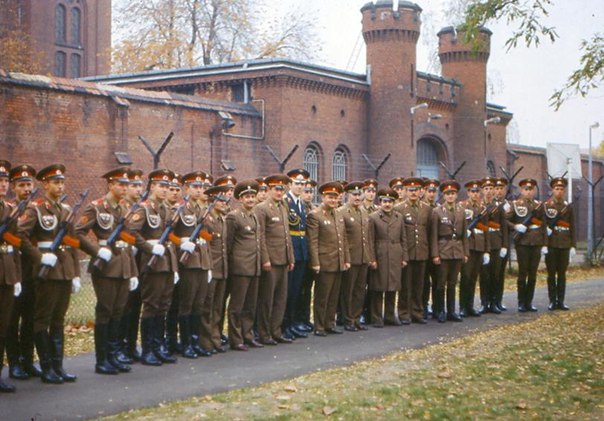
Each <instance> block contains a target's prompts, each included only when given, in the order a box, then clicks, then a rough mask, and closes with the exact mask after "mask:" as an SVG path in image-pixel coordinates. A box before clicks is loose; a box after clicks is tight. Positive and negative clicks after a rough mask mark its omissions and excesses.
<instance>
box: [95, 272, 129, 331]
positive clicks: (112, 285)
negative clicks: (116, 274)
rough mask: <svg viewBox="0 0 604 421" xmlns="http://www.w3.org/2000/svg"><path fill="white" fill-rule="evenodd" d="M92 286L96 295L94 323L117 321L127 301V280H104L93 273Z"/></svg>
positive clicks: (104, 278)
mask: <svg viewBox="0 0 604 421" xmlns="http://www.w3.org/2000/svg"><path fill="white" fill-rule="evenodd" d="M92 286H93V287H94V293H95V295H96V306H95V308H94V315H95V323H97V324H107V323H109V321H110V320H119V319H120V318H121V317H122V315H123V313H124V308H125V307H126V302H127V301H128V289H129V286H130V283H129V281H128V279H120V278H106V277H104V276H102V275H100V274H98V273H94V272H93V273H92Z"/></svg>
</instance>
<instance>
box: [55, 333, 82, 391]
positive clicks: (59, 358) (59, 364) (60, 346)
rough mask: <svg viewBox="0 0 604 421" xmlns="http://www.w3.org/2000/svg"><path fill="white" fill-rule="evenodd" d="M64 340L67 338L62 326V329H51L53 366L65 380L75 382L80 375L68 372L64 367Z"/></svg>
mask: <svg viewBox="0 0 604 421" xmlns="http://www.w3.org/2000/svg"><path fill="white" fill-rule="evenodd" d="M64 342H65V339H64V337H63V328H61V329H60V330H59V329H57V330H51V331H50V343H51V346H50V351H51V355H52V368H53V369H54V370H55V373H57V374H58V375H59V376H60V377H61V378H62V379H63V381H64V382H67V383H73V382H75V381H76V380H77V379H78V377H77V376H75V375H73V374H69V373H67V372H66V371H65V369H64V368H63V351H64V345H65V343H64Z"/></svg>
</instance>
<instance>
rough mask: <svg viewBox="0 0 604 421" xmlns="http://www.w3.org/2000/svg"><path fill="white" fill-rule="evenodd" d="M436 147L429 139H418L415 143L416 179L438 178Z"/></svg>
mask: <svg viewBox="0 0 604 421" xmlns="http://www.w3.org/2000/svg"><path fill="white" fill-rule="evenodd" d="M437 148H438V146H437V145H436V144H435V143H434V142H433V141H431V140H429V139H420V140H419V142H418V143H417V175H418V177H428V178H436V179H437V178H438V173H439V166H438V165H439V164H438V149H437Z"/></svg>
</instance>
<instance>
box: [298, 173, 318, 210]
mask: <svg viewBox="0 0 604 421" xmlns="http://www.w3.org/2000/svg"><path fill="white" fill-rule="evenodd" d="M315 187H317V182H316V181H315V180H308V181H307V182H306V184H305V185H304V191H303V192H302V196H301V197H302V203H304V210H305V212H306V214H307V215H308V213H309V212H310V211H312V210H313V209H314V208H315V204H314V203H313V202H312V200H313V198H314V196H315Z"/></svg>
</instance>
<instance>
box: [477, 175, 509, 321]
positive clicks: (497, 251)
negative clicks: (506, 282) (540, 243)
mask: <svg viewBox="0 0 604 421" xmlns="http://www.w3.org/2000/svg"><path fill="white" fill-rule="evenodd" d="M496 183H497V179H496V178H493V177H486V178H484V179H483V180H482V193H483V195H484V203H485V205H486V206H488V207H489V208H490V211H489V212H488V230H487V233H486V235H487V237H488V241H489V245H490V253H489V254H490V262H489V264H488V265H483V266H482V271H481V274H480V301H481V308H480V310H479V311H480V312H481V313H485V312H491V313H495V314H500V313H501V309H500V308H499V288H500V286H499V273H500V272H501V264H502V263H503V258H504V257H505V256H506V255H507V253H508V251H507V244H508V230H507V223H506V220H505V211H504V209H503V203H502V202H500V201H499V200H498V199H497V198H496V197H495V185H496Z"/></svg>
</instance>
